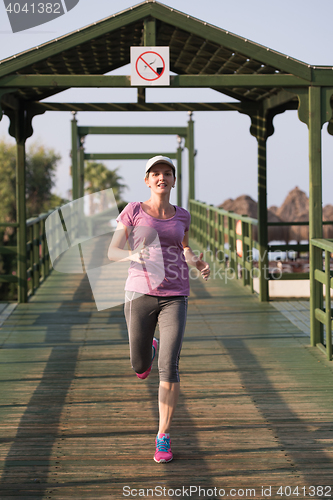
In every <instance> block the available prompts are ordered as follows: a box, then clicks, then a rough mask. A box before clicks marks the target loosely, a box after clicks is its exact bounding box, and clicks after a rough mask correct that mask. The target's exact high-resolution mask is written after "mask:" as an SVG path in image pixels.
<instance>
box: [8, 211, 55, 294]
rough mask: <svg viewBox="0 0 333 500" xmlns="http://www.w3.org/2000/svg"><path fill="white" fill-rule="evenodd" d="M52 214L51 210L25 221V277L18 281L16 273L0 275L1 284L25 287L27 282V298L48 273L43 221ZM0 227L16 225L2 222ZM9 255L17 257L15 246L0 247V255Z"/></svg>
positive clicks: (15, 226)
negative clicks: (14, 284) (15, 284)
mask: <svg viewBox="0 0 333 500" xmlns="http://www.w3.org/2000/svg"><path fill="white" fill-rule="evenodd" d="M52 212H53V210H50V211H49V212H47V213H45V214H40V215H39V216H38V217H31V218H30V219H28V220H27V221H26V226H27V242H26V261H27V273H26V277H23V278H22V279H19V277H18V276H17V272H16V271H13V273H12V274H0V282H2V283H17V285H18V286H24V287H26V283H24V281H27V289H28V296H30V295H33V294H34V293H35V291H36V290H37V288H38V287H39V286H40V284H41V283H42V282H43V281H44V280H45V279H46V277H47V276H48V275H49V273H50V269H51V263H50V257H49V253H48V249H47V243H46V237H45V220H46V218H47V217H48V216H49V215H50V213H52ZM0 227H14V228H18V223H16V222H11V223H9V222H2V223H0ZM9 253H10V254H15V255H18V249H17V246H9V245H5V246H0V254H2V255H5V254H9Z"/></svg>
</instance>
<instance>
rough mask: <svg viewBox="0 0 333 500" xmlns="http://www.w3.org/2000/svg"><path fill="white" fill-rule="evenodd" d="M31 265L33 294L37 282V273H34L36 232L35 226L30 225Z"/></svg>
mask: <svg viewBox="0 0 333 500" xmlns="http://www.w3.org/2000/svg"><path fill="white" fill-rule="evenodd" d="M28 232H29V245H30V246H29V267H30V283H31V290H30V291H31V295H33V294H34V293H35V288H36V283H35V273H34V232H33V226H29V228H28Z"/></svg>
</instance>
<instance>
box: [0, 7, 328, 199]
mask: <svg viewBox="0 0 333 500" xmlns="http://www.w3.org/2000/svg"><path fill="white" fill-rule="evenodd" d="M136 3H138V2H135V0H121V1H120V0H96V1H94V2H92V1H91V0H80V1H79V3H78V4H77V6H76V7H75V8H73V9H72V10H71V11H70V12H68V13H66V14H65V15H63V16H61V17H59V18H58V19H56V20H54V21H51V22H49V23H47V24H44V25H41V26H38V27H35V28H31V29H29V30H25V31H22V32H18V33H12V31H11V27H10V24H9V21H8V18H7V16H6V12H5V7H4V4H3V2H1V4H0V60H2V59H5V58H7V57H10V56H12V55H14V54H16V53H19V52H22V51H24V50H27V49H29V48H32V47H35V46H37V45H40V44H42V43H44V42H46V41H48V40H52V39H54V38H57V37H59V36H61V35H64V34H66V33H69V32H72V31H74V30H75V29H79V28H82V27H84V26H86V25H88V24H91V23H92V22H94V21H99V20H101V19H103V18H105V17H108V16H110V15H112V14H116V13H117V12H119V11H121V10H124V9H126V8H128V7H131V6H133V5H135V4H136ZM164 3H166V5H168V6H170V7H174V8H175V9H177V10H180V11H182V12H185V13H187V14H189V15H191V16H193V17H196V18H198V19H201V20H203V21H206V22H207V23H211V24H214V25H215V26H218V27H220V28H223V29H225V30H228V31H230V32H232V33H236V34H237V35H240V36H242V37H244V38H247V39H249V40H252V41H254V42H257V43H260V44H262V45H264V46H267V47H270V48H272V49H274V50H276V51H279V52H282V53H284V54H286V55H289V56H291V57H294V58H296V59H299V60H301V61H304V62H306V63H308V64H313V65H317V66H319V65H327V66H333V54H332V50H331V43H330V35H329V33H330V24H329V20H330V18H331V15H332V13H333V4H332V2H331V0H319V1H318V2H315V3H314V2H312V1H309V0H291V1H290V0H280V1H279V2H278V3H276V2H272V1H270V2H268V1H267V0H252V1H251V2H249V1H248V0H233V1H232V2H224V1H223V0H206V1H205V2H193V1H191V0H177V1H176V0H167V1H166V2H164ZM117 73H118V74H130V67H129V65H128V66H126V67H123V68H120V69H119V70H117ZM47 100H49V101H53V102H54V101H58V102H75V101H77V102H84V101H87V102H94V101H95V102H131V101H135V100H136V89H71V90H68V91H66V92H63V93H61V94H57V95H56V96H54V97H51V98H49V99H47ZM158 100H161V101H171V102H172V101H184V102H186V101H202V102H204V101H206V102H209V101H220V102H221V101H222V102H224V101H225V102H230V101H231V100H232V99H230V98H229V97H228V96H223V95H222V96H221V94H218V93H216V92H214V91H213V90H210V89H191V90H188V89H179V90H177V89H167V88H163V89H157V88H155V89H148V91H147V101H152V102H153V101H155V102H156V101H158ZM192 118H193V120H194V129H195V149H196V150H197V155H196V158H195V169H196V174H195V184H196V199H198V200H200V201H204V202H206V203H209V204H213V205H219V204H220V203H222V202H223V201H224V200H226V199H227V198H236V197H237V196H240V195H242V194H248V195H250V196H251V197H252V198H254V199H257V143H256V140H255V138H254V137H252V136H251V135H250V132H249V127H250V119H249V117H247V116H245V115H241V114H240V113H238V112H195V113H194V114H193V117H192ZM71 119H72V115H71V113H69V112H47V113H45V114H44V115H42V116H37V117H35V118H34V119H33V128H34V135H33V137H32V138H30V139H28V141H27V147H29V144H31V143H33V142H39V143H42V144H44V145H45V146H47V147H48V148H53V149H54V150H55V151H56V152H57V153H59V154H60V155H61V157H62V159H61V161H60V162H59V165H58V169H57V174H56V184H55V187H54V189H53V191H54V192H55V193H57V194H59V195H61V196H63V197H68V190H69V189H70V187H71V177H70V175H69V168H70V156H69V155H70V148H71V136H70V130H71V123H70V122H71ZM77 120H78V124H79V125H110V126H114V125H122V126H127V125H138V126H139V125H156V126H162V125H168V126H174V125H180V126H186V124H187V121H188V115H187V113H186V112H172V113H166V112H160V113H157V112H152V113H139V112H136V113H128V112H126V113H125V112H123V113H106V112H105V113H97V112H96V113H94V112H89V113H88V112H86V113H84V112H80V113H78V114H77ZM273 124H274V127H275V133H274V134H273V136H272V137H270V138H269V139H268V141H267V168H268V171H267V198H268V206H271V205H277V206H279V205H281V204H282V202H283V200H284V198H285V197H286V195H287V194H288V192H289V191H290V190H291V189H293V188H294V187H295V186H298V187H299V188H300V189H302V190H303V191H305V192H306V193H307V194H309V175H308V171H309V167H308V165H309V161H308V129H307V126H306V125H305V124H304V123H301V122H300V120H299V119H298V117H297V112H296V111H287V112H285V113H283V114H281V115H278V116H276V117H275V119H274V122H273ZM8 125H9V120H8V118H7V117H6V116H4V117H3V118H2V120H1V121H0V138H2V139H6V140H8V141H10V142H13V139H12V138H11V137H10V136H9V134H8ZM326 128H327V125H324V127H323V131H322V139H323V140H322V153H323V154H322V156H323V204H324V205H326V204H328V203H330V204H333V193H332V185H333V168H332V161H333V137H331V136H330V135H329V134H328V133H327V130H326ZM176 148H177V139H176V137H174V136H157V135H154V136H138V135H137V136H130V135H126V136H115V135H112V136H97V135H96V136H88V137H87V139H86V143H85V149H86V152H89V153H102V152H109V153H111V152H112V153H124V152H134V153H136V152H159V151H161V152H175V151H176ZM187 160H188V158H187V152H186V150H184V152H183V200H184V203H183V205H184V206H186V199H187V192H188V182H187V180H188V178H187V164H188V162H187ZM104 163H105V164H106V165H107V166H108V168H110V169H114V168H119V170H118V173H119V175H121V176H122V177H123V180H124V183H125V184H126V185H127V186H128V189H127V190H126V191H125V192H124V198H125V200H127V201H145V200H147V199H148V198H149V189H148V188H147V187H146V185H145V183H144V180H143V177H144V170H145V168H144V167H145V161H144V160H141V161H139V160H137V161H105V162H104ZM171 203H176V190H173V192H172V197H171Z"/></svg>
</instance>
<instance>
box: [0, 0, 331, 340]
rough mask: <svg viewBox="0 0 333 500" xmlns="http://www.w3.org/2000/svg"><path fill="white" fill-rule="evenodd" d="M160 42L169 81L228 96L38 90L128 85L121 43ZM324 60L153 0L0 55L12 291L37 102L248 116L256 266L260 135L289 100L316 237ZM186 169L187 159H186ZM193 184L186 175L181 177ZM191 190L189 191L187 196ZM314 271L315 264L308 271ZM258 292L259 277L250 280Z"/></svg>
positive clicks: (262, 205) (327, 107) (46, 107)
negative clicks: (303, 57) (301, 56)
mask: <svg viewBox="0 0 333 500" xmlns="http://www.w3.org/2000/svg"><path fill="white" fill-rule="evenodd" d="M140 45H142V46H169V47H170V70H171V71H172V72H174V73H175V76H171V82H170V87H172V88H191V87H192V88H193V87H194V88H200V87H201V88H211V89H214V90H216V91H217V92H220V93H221V94H225V95H227V96H230V97H232V98H234V99H236V100H237V102H232V103H203V102H193V103H159V102H157V103H147V102H146V100H145V89H144V88H143V87H139V88H138V97H137V102H136V103H126V102H125V103H112V102H111V103H110V102H109V103H50V102H47V103H46V102H43V99H45V98H46V97H50V96H52V95H55V94H57V93H59V92H62V91H63V90H66V89H68V88H71V87H80V88H82V87H88V88H89V87H91V88H96V87H105V88H114V87H118V88H119V87H130V85H131V83H130V76H126V75H125V76H122V75H110V74H107V73H110V72H112V70H115V69H117V68H119V67H121V66H124V65H125V64H128V63H129V61H130V47H131V46H140ZM332 96H333V67H316V66H312V65H310V64H306V63H304V62H301V61H298V60H296V59H294V58H292V57H290V56H288V55H284V54H281V53H278V52H276V51H274V50H272V49H270V48H268V47H264V46H262V45H259V44H257V43H254V42H252V41H250V40H247V39H245V38H242V37H240V36H237V35H235V34H232V33H230V32H228V31H226V30H223V29H221V28H218V27H216V26H213V25H210V24H208V23H206V22H203V21H201V20H199V19H195V18H193V17H191V16H189V15H187V14H184V13H182V12H179V11H177V10H175V9H173V8H169V7H167V6H165V5H162V4H160V3H158V2H156V1H155V0H147V1H145V2H143V3H141V4H138V5H136V6H134V7H131V8H129V9H127V10H124V11H122V12H120V13H118V14H114V15H111V16H110V17H108V18H106V19H104V20H102V21H99V22H95V23H92V24H91V25H89V26H87V27H84V28H82V29H80V30H76V31H75V32H73V33H70V34H68V35H65V36H62V37H60V38H57V39H55V40H51V41H49V42H47V43H45V44H42V45H40V46H39V47H34V48H32V49H30V50H27V51H25V52H22V53H20V54H17V55H14V56H12V57H9V58H7V59H5V60H3V61H0V103H1V111H2V112H4V113H5V114H6V115H7V116H8V117H9V119H10V128H9V133H10V134H11V135H12V136H13V137H14V138H15V139H16V143H17V223H18V255H19V269H18V277H19V290H20V294H19V300H20V301H21V302H23V301H25V300H26V278H25V277H26V258H25V255H26V248H25V242H26V225H25V219H26V217H25V141H26V139H27V138H28V137H30V136H31V135H32V133H33V129H32V119H33V117H34V116H36V115H38V114H43V113H45V112H46V111H52V110H55V111H60V110H63V111H140V112H142V111H173V110H174V111H182V110H185V111H202V110H204V111H207V110H211V111H224V110H227V111H230V110H234V111H238V112H240V113H245V114H247V115H248V116H249V117H250V118H251V128H250V133H251V134H252V135H253V136H254V137H256V139H257V142H258V226H259V228H258V233H259V236H258V240H259V249H260V271H262V272H263V270H264V269H265V266H267V264H268V257H267V196H266V169H267V165H266V164H267V161H266V142H267V138H268V137H269V136H271V135H272V134H273V131H274V129H273V125H272V122H273V118H274V116H275V115H277V114H278V113H283V112H284V111H286V110H290V109H295V110H298V115H299V118H300V120H301V121H302V122H304V123H305V124H306V125H307V126H308V129H309V153H310V154H309V183H310V217H309V219H310V220H309V227H310V231H309V234H310V243H311V240H313V241H315V240H317V241H318V240H321V239H322V180H321V179H322V168H321V129H322V126H323V124H324V123H326V122H327V123H328V132H329V133H330V134H333V120H332ZM191 170H192V172H193V176H194V168H193V169H191ZM190 182H193V185H194V178H193V179H192V180H190ZM194 194H195V193H193V196H194ZM320 269H322V249H320V248H319V247H318V246H315V245H312V244H310V279H311V301H312V305H311V324H312V342H313V343H318V342H320V339H321V338H322V325H321V323H320V322H319V321H318V317H319V316H320V314H319V313H318V314H317V317H316V314H315V311H316V310H319V309H321V308H322V294H321V289H322V283H321V282H320V281H318V279H315V272H316V271H320ZM316 276H317V278H318V276H319V275H318V273H317V275H316ZM260 300H262V301H265V300H268V281H267V280H264V279H261V280H260Z"/></svg>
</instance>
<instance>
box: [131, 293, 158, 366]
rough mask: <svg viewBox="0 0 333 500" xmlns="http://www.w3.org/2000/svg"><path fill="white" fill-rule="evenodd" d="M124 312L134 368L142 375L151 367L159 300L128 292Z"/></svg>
mask: <svg viewBox="0 0 333 500" xmlns="http://www.w3.org/2000/svg"><path fill="white" fill-rule="evenodd" d="M124 312H125V318H126V323H127V330H128V337H129V345H130V358H131V364H132V368H133V370H134V371H135V372H136V373H139V374H141V373H144V372H145V371H146V370H147V369H148V368H149V366H150V365H151V358H152V342H153V336H154V332H155V328H156V324H157V316H158V302H157V298H156V297H153V296H150V295H141V296H139V297H138V294H136V293H135V292H126V296H125V308H124Z"/></svg>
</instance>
